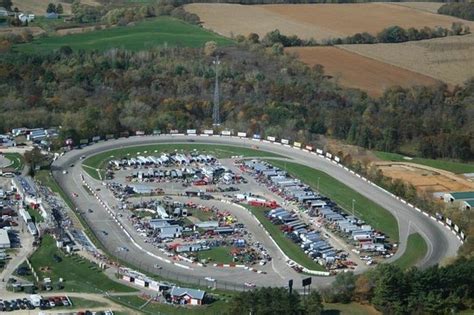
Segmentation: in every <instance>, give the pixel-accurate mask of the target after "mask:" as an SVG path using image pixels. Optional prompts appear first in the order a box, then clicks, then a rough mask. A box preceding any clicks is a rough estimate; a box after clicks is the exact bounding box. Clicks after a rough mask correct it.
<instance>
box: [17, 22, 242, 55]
mask: <svg viewBox="0 0 474 315" xmlns="http://www.w3.org/2000/svg"><path fill="white" fill-rule="evenodd" d="M211 40H212V41H215V42H217V44H218V45H219V46H228V45H232V44H233V41H232V40H230V39H228V38H225V37H222V36H220V35H217V34H215V33H212V32H210V31H207V30H204V29H203V28H201V27H199V26H196V25H191V24H188V23H186V22H184V21H181V20H177V19H174V18H171V17H159V18H154V19H150V20H146V21H142V22H138V23H136V25H135V26H123V27H112V28H109V29H104V30H98V31H89V32H84V33H79V34H71V35H65V36H50V37H43V38H38V39H35V40H34V41H32V42H31V43H27V44H19V45H16V46H15V47H14V50H15V51H23V52H35V53H38V52H48V51H52V50H55V49H58V48H60V47H61V46H69V47H71V48H72V49H73V50H80V49H83V50H99V51H104V50H108V49H111V48H124V49H127V50H132V51H139V50H144V49H149V48H152V47H156V46H169V47H170V46H171V47H175V46H182V47H203V46H204V44H205V43H206V42H208V41H211Z"/></svg>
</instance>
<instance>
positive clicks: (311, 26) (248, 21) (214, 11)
mask: <svg viewBox="0 0 474 315" xmlns="http://www.w3.org/2000/svg"><path fill="white" fill-rule="evenodd" d="M185 8H186V10H187V11H189V12H192V13H196V14H197V15H198V16H199V17H200V18H201V20H202V21H203V23H204V26H205V27H206V28H209V29H212V30H213V31H215V32H217V33H220V34H223V35H225V36H231V35H238V34H242V35H248V34H249V33H252V32H254V33H257V34H259V35H260V36H263V35H265V34H266V33H268V32H270V31H272V30H275V29H279V30H280V31H281V32H282V33H283V34H285V35H298V36H299V37H301V38H307V39H308V38H311V37H312V38H314V39H317V40H322V39H327V38H331V37H344V36H347V35H354V34H355V33H359V32H368V33H372V34H376V33H377V32H379V31H381V30H382V29H384V28H386V27H389V26H393V25H399V26H402V27H404V28H408V27H416V28H422V27H424V26H429V27H436V26H444V27H451V24H452V23H453V22H456V21H458V22H459V21H462V22H463V23H464V24H467V25H470V26H471V28H472V29H474V23H473V22H469V21H464V20H461V19H458V18H454V17H450V16H444V15H438V14H433V13H430V12H427V11H423V10H420V9H413V8H410V7H407V6H403V5H397V4H391V3H358V4H275V5H273V4H272V5H251V6H246V5H239V4H206V3H194V4H189V5H186V7H185Z"/></svg>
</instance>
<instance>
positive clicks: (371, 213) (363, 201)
mask: <svg viewBox="0 0 474 315" xmlns="http://www.w3.org/2000/svg"><path fill="white" fill-rule="evenodd" d="M268 162H270V163H271V164H273V165H274V166H277V167H279V168H281V169H286V171H287V172H288V173H289V174H291V175H292V176H294V177H296V178H298V179H300V180H301V181H303V182H304V183H306V184H308V185H310V186H311V187H312V188H313V189H316V188H317V185H318V178H319V191H320V192H321V194H323V195H325V196H327V197H329V198H331V199H332V200H333V201H334V202H335V203H337V204H338V205H339V206H340V207H341V208H343V209H344V210H345V211H346V212H347V213H352V200H355V214H356V215H357V216H358V217H359V218H361V219H362V220H364V221H365V222H367V223H368V224H370V225H371V226H372V227H374V228H375V229H377V230H380V231H382V232H384V233H385V234H386V235H387V236H389V237H390V239H391V240H392V241H394V242H398V240H399V239H398V224H397V220H396V219H395V217H394V216H393V215H392V214H391V213H390V212H388V211H387V210H385V209H384V208H383V207H382V206H380V205H378V204H376V203H375V202H373V201H371V200H369V199H367V198H366V197H364V196H362V195H361V194H359V193H358V192H356V191H354V190H352V189H351V188H349V187H348V186H346V185H344V184H343V183H341V182H339V181H338V180H336V179H334V178H333V177H331V176H329V175H328V174H326V173H324V172H321V171H318V170H316V169H313V168H311V167H308V166H305V165H301V164H296V163H291V162H285V161H276V160H269V161H268Z"/></svg>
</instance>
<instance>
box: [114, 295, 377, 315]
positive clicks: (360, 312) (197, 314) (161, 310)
mask: <svg viewBox="0 0 474 315" xmlns="http://www.w3.org/2000/svg"><path fill="white" fill-rule="evenodd" d="M110 299H111V300H112V301H114V302H117V303H120V304H122V305H124V306H126V307H129V308H131V309H134V310H139V311H141V312H143V313H145V314H170V315H171V314H173V315H181V314H191V315H201V314H202V315H204V314H225V313H226V312H227V310H228V307H229V306H228V304H227V303H226V302H225V301H222V300H220V301H217V302H214V303H212V304H210V305H203V306H192V307H182V306H174V305H167V304H158V303H150V304H148V305H147V306H146V307H144V308H143V309H140V307H141V306H142V305H143V304H145V302H146V300H144V299H142V298H141V297H138V296H116V297H111V298H110ZM321 314H322V315H379V314H380V312H378V311H377V310H375V309H374V308H373V307H372V306H370V305H361V304H358V303H348V304H342V303H324V310H323V312H322V313H321Z"/></svg>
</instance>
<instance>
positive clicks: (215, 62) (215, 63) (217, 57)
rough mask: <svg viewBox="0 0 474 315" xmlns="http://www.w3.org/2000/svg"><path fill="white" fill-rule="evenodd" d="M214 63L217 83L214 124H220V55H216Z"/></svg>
mask: <svg viewBox="0 0 474 315" xmlns="http://www.w3.org/2000/svg"><path fill="white" fill-rule="evenodd" d="M212 63H213V64H214V67H215V72H216V83H215V85H214V108H213V110H212V122H213V123H212V125H213V126H220V125H221V118H220V113H219V65H220V63H221V62H220V60H219V56H216V59H215V60H214V61H213V62H212Z"/></svg>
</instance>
